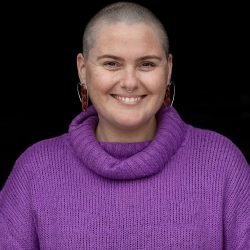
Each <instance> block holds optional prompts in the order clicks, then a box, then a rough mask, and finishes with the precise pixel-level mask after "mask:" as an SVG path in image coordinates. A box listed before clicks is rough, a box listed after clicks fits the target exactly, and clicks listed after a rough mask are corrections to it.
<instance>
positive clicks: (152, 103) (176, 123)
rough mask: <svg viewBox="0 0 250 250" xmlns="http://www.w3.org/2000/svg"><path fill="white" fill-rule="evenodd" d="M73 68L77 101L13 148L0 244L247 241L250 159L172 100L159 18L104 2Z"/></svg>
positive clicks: (228, 245) (155, 245) (169, 245)
mask: <svg viewBox="0 0 250 250" xmlns="http://www.w3.org/2000/svg"><path fill="white" fill-rule="evenodd" d="M77 68H78V73H79V78H80V82H81V100H82V106H83V112H82V113H80V114H79V115H78V116H77V117H76V118H75V119H74V120H73V121H72V123H71V124H70V126H69V131H68V133H66V134H64V135H62V136H59V137H56V138H52V139H49V140H44V141H42V142H39V143H37V144H35V145H33V146H31V147H30V148H29V149H27V150H26V151H25V152H24V153H23V154H22V155H21V157H20V158H19V159H18V160H17V162H16V164H15V166H14V168H13V170H12V173H11V175H10V176H9V178H8V181H7V182H6V184H5V186H4V188H3V190H2V192H1V196H0V246H1V249H39V248H40V249H224V248H225V249H250V168H249V166H248V163H247V162H246V160H245V158H244V157H243V155H242V153H241V152H240V151H239V149H238V148H237V147H236V146H235V145H234V144H233V143H232V142H231V141H230V140H228V139H227V138H225V137H223V136H221V135H219V134H217V133H215V132H212V131H207V130H202V129H198V128H194V127H192V126H190V125H188V124H186V123H185V122H184V121H183V120H182V119H181V118H180V116H179V115H178V113H177V111H176V110H175V109H174V108H173V107H171V100H170V88H169V87H170V79H171V71H172V56H171V54H170V53H169V46H168V37H167V34H166V32H165V31H164V28H163V26H162V24H161V23H160V22H159V20H158V19H157V18H156V17H155V16H154V15H153V14H152V13H151V12H150V11H149V10H147V9H145V8H144V7H142V6H139V5H137V4H133V3H116V4H113V5H110V6H107V7H106V8H104V9H102V10H101V11H100V12H99V13H98V14H97V15H96V16H95V17H93V18H92V19H91V21H90V22H89V24H88V26H87V27H86V30H85V33H84V38H83V54H79V55H78V56H77ZM88 97H89V98H90V99H91V102H92V104H93V105H92V106H89V107H88V105H87V101H88Z"/></svg>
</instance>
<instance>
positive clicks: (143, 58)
mask: <svg viewBox="0 0 250 250" xmlns="http://www.w3.org/2000/svg"><path fill="white" fill-rule="evenodd" d="M103 58H111V59H114V60H119V61H124V59H123V58H121V57H119V56H114V55H108V54H105V55H102V56H98V57H97V60H100V59H103ZM148 59H156V60H159V61H161V60H162V57H159V56H156V55H147V56H143V57H139V58H138V59H136V61H143V60H148Z"/></svg>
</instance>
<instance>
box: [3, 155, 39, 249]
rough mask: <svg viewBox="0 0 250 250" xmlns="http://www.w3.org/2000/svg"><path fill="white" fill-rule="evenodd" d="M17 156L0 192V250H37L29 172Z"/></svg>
mask: <svg viewBox="0 0 250 250" xmlns="http://www.w3.org/2000/svg"><path fill="white" fill-rule="evenodd" d="M22 158H23V157H20V158H19V159H18V160H17V161H16V164H15V165H14V167H13V169H12V171H11V173H10V175H9V177H8V179H7V181H6V183H5V185H4V187H3V189H2V190H1V193H0V249H4V250H8V249H12V250H13V249H18V250H20V249H39V247H38V240H37V237H36V230H35V225H34V221H33V216H32V205H31V190H30V184H31V173H30V171H29V169H28V166H26V165H25V163H24V161H23V160H22Z"/></svg>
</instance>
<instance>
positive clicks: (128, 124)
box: [116, 117, 145, 129]
mask: <svg viewBox="0 0 250 250" xmlns="http://www.w3.org/2000/svg"><path fill="white" fill-rule="evenodd" d="M138 118H139V117H129V118H128V117H122V118H117V119H116V124H117V125H118V126H119V127H120V128H122V129H138V128H140V127H141V126H143V124H144V123H145V121H144V120H143V119H138Z"/></svg>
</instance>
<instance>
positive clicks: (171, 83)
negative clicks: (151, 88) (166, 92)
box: [169, 81, 175, 107]
mask: <svg viewBox="0 0 250 250" xmlns="http://www.w3.org/2000/svg"><path fill="white" fill-rule="evenodd" d="M169 85H170V86H171V85H173V87H174V92H173V98H172V101H171V104H170V107H172V106H173V103H174V98H175V84H174V81H170V84H169Z"/></svg>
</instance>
